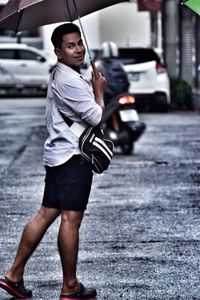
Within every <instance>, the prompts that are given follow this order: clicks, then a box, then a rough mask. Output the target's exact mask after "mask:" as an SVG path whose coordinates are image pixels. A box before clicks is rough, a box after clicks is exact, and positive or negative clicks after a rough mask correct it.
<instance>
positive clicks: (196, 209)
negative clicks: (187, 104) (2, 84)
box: [0, 99, 200, 300]
mask: <svg viewBox="0 0 200 300" xmlns="http://www.w3.org/2000/svg"><path fill="white" fill-rule="evenodd" d="M141 118H142V119H143V120H144V121H145V123H146V125H147V130H146V132H145V134H144V135H143V137H142V138H141V139H140V140H139V141H138V142H137V143H136V146H135V154H134V155H132V156H123V155H121V154H120V151H119V150H118V149H116V153H115V156H114V159H113V161H112V164H111V166H110V168H109V170H108V171H107V172H106V173H105V174H104V175H100V176H99V175H95V176H94V184H93V190H92V193H91V197H90V203H89V206H88V210H87V211H86V213H85V218H84V220H83V224H82V227H81V241H80V253H79V265H78V274H79V278H80V280H81V281H82V282H83V283H84V284H85V285H93V286H95V287H96V288H97V291H98V298H97V299H98V300H121V299H123V300H135V299H138V300H143V299H152V300H153V299H156V300H158V299H159V300H168V299H170V300H171V299H184V300H186V299H187V300H194V299H200V280H199V278H200V276H199V274H200V126H199V125H200V115H199V114H198V113H196V112H189V113H188V112H181V113H175V112H173V113H168V114H142V115H141ZM45 138H46V130H45V127H44V100H43V99H36V100H35V99H23V100H22V101H20V100H17V99H14V100H13V101H12V100H9V99H7V100H0V187H1V188H0V211H1V215H0V216H1V217H0V245H1V251H0V273H1V274H3V273H4V272H5V270H6V269H7V268H8V267H9V265H10V263H11V261H12V259H13V256H14V253H15V251H16V246H17V241H18V240H19V238H20V236H21V231H22V229H23V226H24V225H25V224H26V222H27V221H28V219H29V218H30V216H32V215H33V214H34V212H35V211H36V210H37V209H38V208H39V206H40V202H41V197H42V193H43V180H44V169H43V165H42V153H43V142H44V140H45ZM58 225H59V220H57V221H56V222H55V224H54V225H53V226H52V227H51V228H50V229H49V230H48V232H47V234H46V236H45V237H44V239H43V241H42V243H41V244H40V246H39V247H38V249H37V251H36V252H35V253H34V255H33V256H32V258H31V259H30V261H29V263H28V265H27V269H26V273H25V281H26V284H27V286H29V287H31V288H32V289H33V294H34V297H33V299H34V300H36V299H37V300H39V299H40V300H41V299H50V300H53V299H59V293H60V285H61V280H62V276H61V266H60V262H59V256H58V252H57V245H56V242H57V236H56V235H57V230H58ZM6 299H11V298H9V296H7V294H6V293H5V292H4V291H1V290H0V300H6Z"/></svg>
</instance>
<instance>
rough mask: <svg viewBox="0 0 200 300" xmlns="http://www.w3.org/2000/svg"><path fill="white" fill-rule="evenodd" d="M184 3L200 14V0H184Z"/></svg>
mask: <svg viewBox="0 0 200 300" xmlns="http://www.w3.org/2000/svg"><path fill="white" fill-rule="evenodd" d="M182 4H184V5H186V6H188V7H189V8H190V9H192V10H193V11H194V12H196V13H197V14H198V15H200V0H184V1H183V2H182Z"/></svg>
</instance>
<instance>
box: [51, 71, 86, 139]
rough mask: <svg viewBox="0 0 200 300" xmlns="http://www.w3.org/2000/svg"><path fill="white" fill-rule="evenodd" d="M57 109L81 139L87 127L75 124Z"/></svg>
mask: <svg viewBox="0 0 200 300" xmlns="http://www.w3.org/2000/svg"><path fill="white" fill-rule="evenodd" d="M55 71H56V69H54V70H53V71H52V72H53V74H52V79H53V80H54V75H55ZM57 109H58V111H59V113H60V115H61V117H62V118H63V120H64V121H65V123H66V124H67V125H68V127H69V128H70V130H71V131H72V132H73V133H74V134H75V135H76V136H77V137H78V138H79V137H80V136H81V134H82V133H83V131H84V130H85V129H86V128H87V127H88V126H87V125H82V124H80V123H78V122H74V121H72V120H70V118H68V117H67V116H66V115H64V114H63V113H62V112H61V111H60V110H59V108H58V106H57Z"/></svg>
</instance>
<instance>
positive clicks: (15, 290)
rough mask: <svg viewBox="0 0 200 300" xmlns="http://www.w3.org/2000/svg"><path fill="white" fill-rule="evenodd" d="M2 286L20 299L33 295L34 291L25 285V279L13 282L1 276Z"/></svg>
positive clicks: (0, 285) (0, 282)
mask: <svg viewBox="0 0 200 300" xmlns="http://www.w3.org/2000/svg"><path fill="white" fill-rule="evenodd" d="M0 288H2V289H4V290H5V291H6V292H7V293H8V294H10V295H11V296H14V297H16V298H18V299H28V298H31V297H32V291H31V290H28V289H26V288H25V287H24V281H23V279H21V280H20V281H18V282H11V281H10V280H7V279H2V278H1V279H0Z"/></svg>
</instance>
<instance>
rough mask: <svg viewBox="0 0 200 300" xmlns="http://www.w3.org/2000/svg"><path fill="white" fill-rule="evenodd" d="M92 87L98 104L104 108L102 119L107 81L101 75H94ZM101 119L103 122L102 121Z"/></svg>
mask: <svg viewBox="0 0 200 300" xmlns="http://www.w3.org/2000/svg"><path fill="white" fill-rule="evenodd" d="M92 86H93V90H94V95H95V101H96V103H97V104H98V105H99V106H100V107H101V108H102V118H103V114H104V111H105V104H104V90H105V89H106V86H107V80H106V78H105V77H104V76H103V75H102V74H101V73H98V72H97V73H95V74H94V72H93V73H92ZM102 118H101V120H102Z"/></svg>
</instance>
